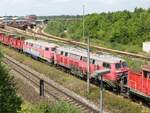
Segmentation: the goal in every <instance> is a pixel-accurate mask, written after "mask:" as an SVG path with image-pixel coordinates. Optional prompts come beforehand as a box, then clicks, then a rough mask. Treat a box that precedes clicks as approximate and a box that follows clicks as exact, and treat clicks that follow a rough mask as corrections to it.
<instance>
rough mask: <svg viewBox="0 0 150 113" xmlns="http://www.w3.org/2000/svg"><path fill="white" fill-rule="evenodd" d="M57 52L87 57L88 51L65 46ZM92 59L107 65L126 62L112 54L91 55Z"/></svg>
mask: <svg viewBox="0 0 150 113" xmlns="http://www.w3.org/2000/svg"><path fill="white" fill-rule="evenodd" d="M57 50H60V51H65V52H68V53H71V54H75V55H78V56H83V57H87V50H86V49H82V48H75V47H70V46H63V47H59V48H57ZM90 58H91V59H95V60H98V61H102V62H106V63H119V62H120V61H122V62H123V61H125V60H124V59H122V58H119V57H116V56H113V55H110V54H106V53H103V54H92V53H90Z"/></svg>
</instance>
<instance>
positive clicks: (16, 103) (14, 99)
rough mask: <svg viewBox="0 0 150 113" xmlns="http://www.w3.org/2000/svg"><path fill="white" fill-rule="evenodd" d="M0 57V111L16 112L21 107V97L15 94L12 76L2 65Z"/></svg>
mask: <svg viewBox="0 0 150 113" xmlns="http://www.w3.org/2000/svg"><path fill="white" fill-rule="evenodd" d="M0 56H1V55H0ZM1 59H2V58H1V57H0V113H17V112H18V111H19V110H20V109H21V108H20V106H21V99H20V97H18V96H17V94H16V88H15V83H14V81H13V78H12V77H10V76H9V74H8V70H7V69H6V68H5V67H4V66H3V65H2V63H1Z"/></svg>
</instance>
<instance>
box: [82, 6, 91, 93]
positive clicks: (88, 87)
mask: <svg viewBox="0 0 150 113" xmlns="http://www.w3.org/2000/svg"><path fill="white" fill-rule="evenodd" d="M84 16H85V5H83V39H85V18H84ZM89 92H90V39H89V37H88V38H87V93H89Z"/></svg>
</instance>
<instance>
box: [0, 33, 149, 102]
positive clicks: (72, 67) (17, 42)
mask: <svg viewBox="0 0 150 113" xmlns="http://www.w3.org/2000/svg"><path fill="white" fill-rule="evenodd" d="M0 42H1V43H3V44H5V45H7V46H9V47H12V48H15V49H17V50H19V51H22V52H24V53H26V54H29V55H31V56H32V57H34V58H36V59H42V60H44V61H46V62H48V63H52V64H54V65H57V66H61V67H63V68H65V69H67V70H69V71H70V72H71V73H73V74H75V75H78V76H80V77H82V78H86V75H87V50H85V49H82V48H78V47H77V48H76V47H73V46H69V45H64V46H62V45H61V46H60V45H58V44H55V43H52V42H45V41H42V40H33V39H25V38H24V37H21V36H18V37H17V36H15V35H6V34H5V33H0ZM105 68H109V69H110V73H109V74H106V75H104V82H105V83H106V84H107V85H108V86H110V87H111V88H114V89H117V90H118V91H120V92H121V93H124V94H128V95H132V96H133V95H135V96H137V97H139V98H143V99H145V100H147V101H148V102H150V66H143V67H142V68H141V70H140V71H139V73H135V72H133V71H132V70H130V69H129V68H128V66H127V63H126V61H125V60H124V59H122V58H119V57H116V56H113V55H110V54H104V53H99V54H96V53H90V78H91V80H96V78H95V76H94V75H95V74H94V72H95V71H96V70H103V69H105Z"/></svg>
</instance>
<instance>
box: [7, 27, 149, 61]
mask: <svg viewBox="0 0 150 113" xmlns="http://www.w3.org/2000/svg"><path fill="white" fill-rule="evenodd" d="M6 30H11V31H17V32H18V33H21V34H25V35H29V36H36V37H38V38H39V39H44V40H48V41H60V42H63V43H67V44H74V45H80V46H84V47H85V46H87V44H86V43H82V42H77V41H72V40H69V39H65V38H61V37H57V36H53V35H50V34H47V33H45V32H44V31H43V30H42V31H41V32H40V33H36V32H33V33H32V32H25V31H23V30H20V29H17V28H12V27H8V26H7V27H6ZM91 48H94V49H96V50H98V51H104V52H108V53H115V54H119V55H123V56H129V57H134V58H140V59H144V60H149V61H150V57H149V56H146V55H141V54H135V53H130V52H124V51H119V50H114V49H110V48H105V47H100V46H95V45H91Z"/></svg>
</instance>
